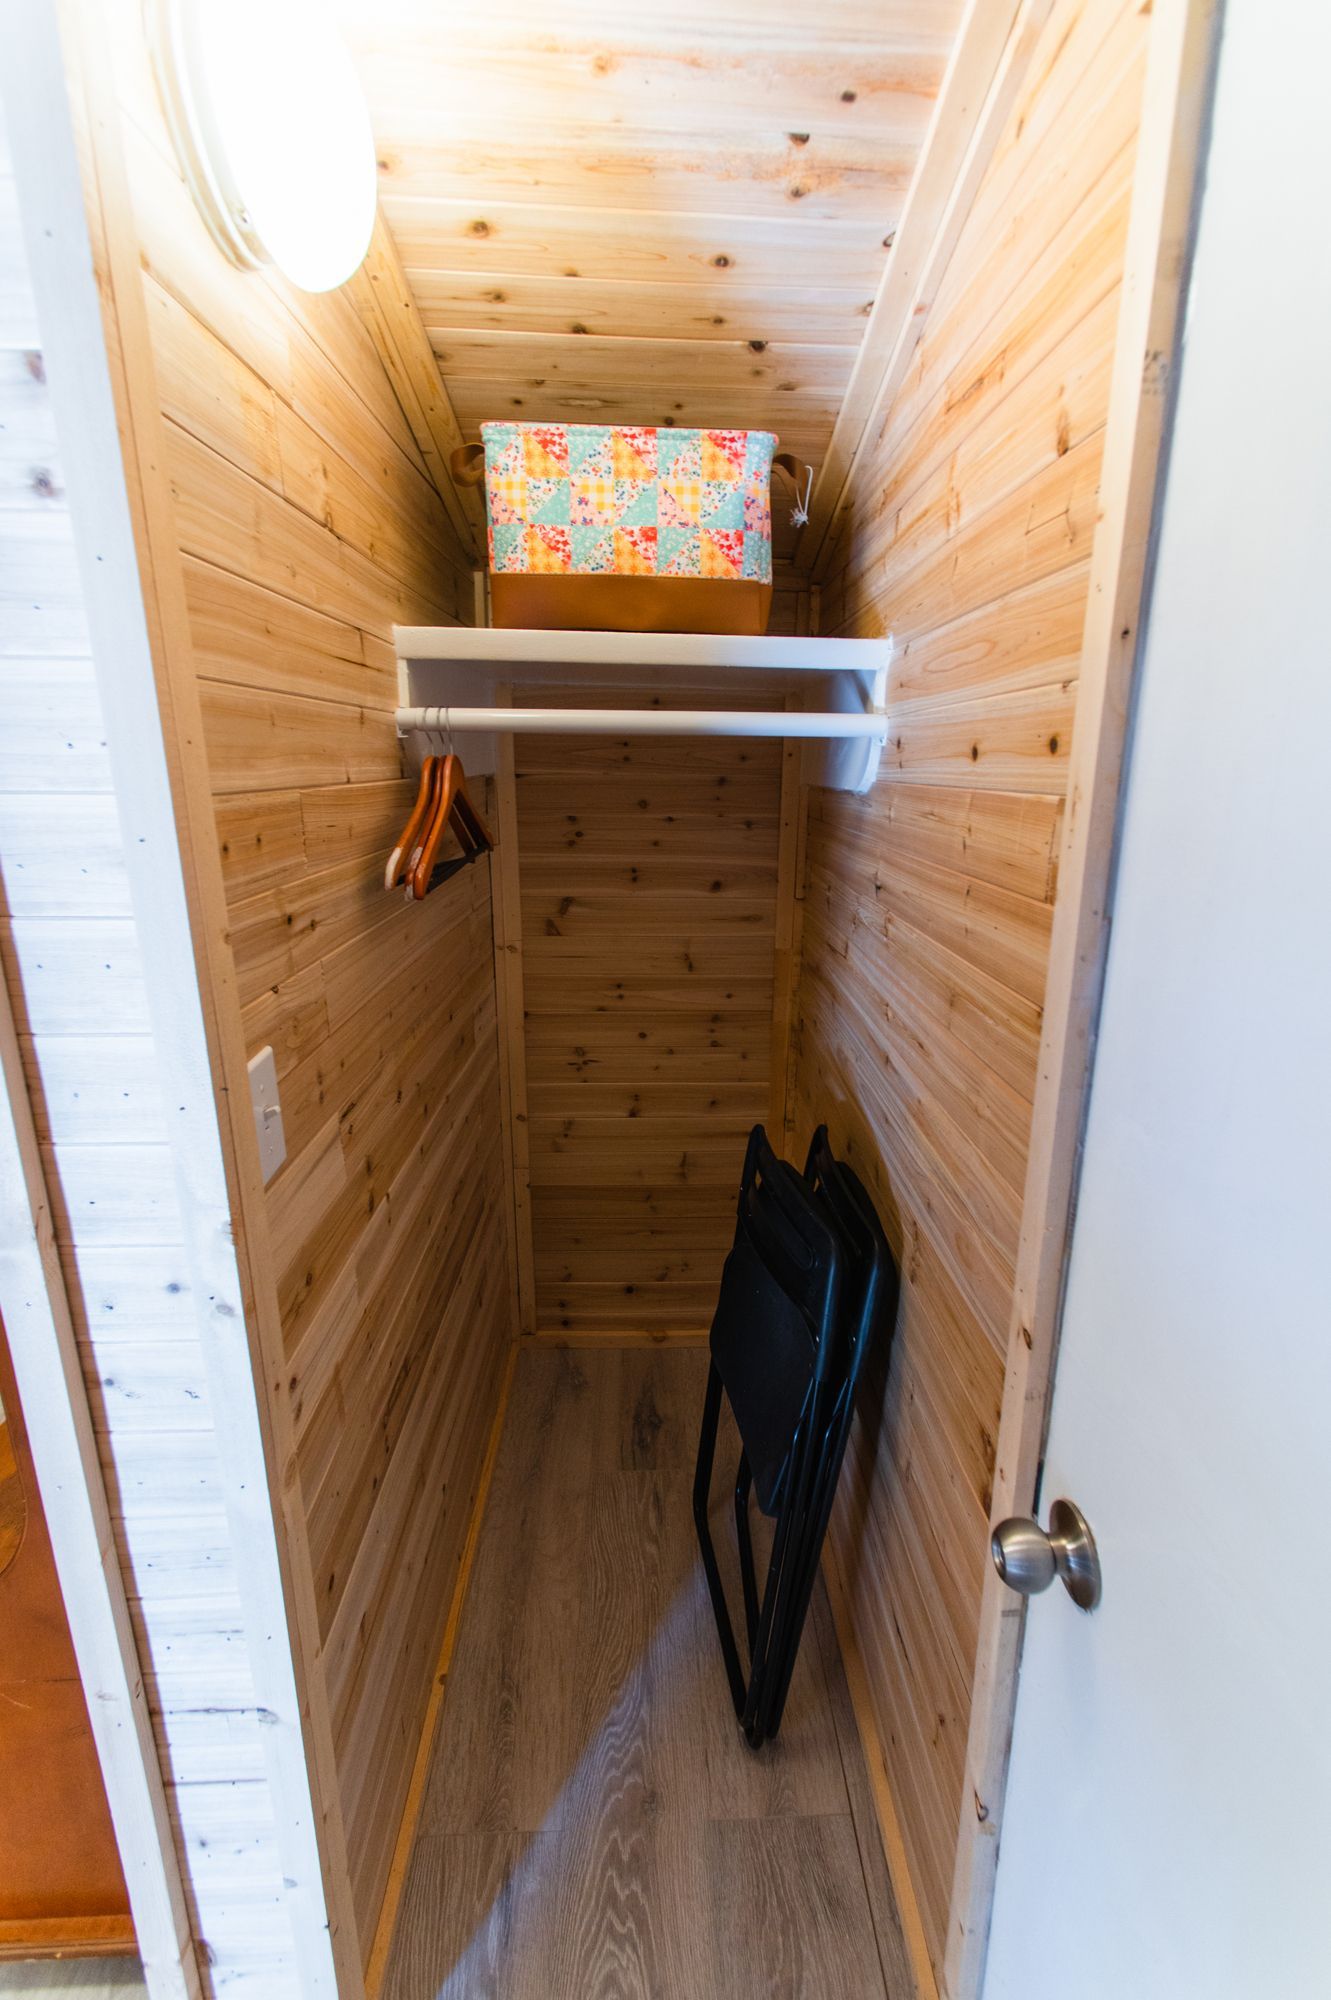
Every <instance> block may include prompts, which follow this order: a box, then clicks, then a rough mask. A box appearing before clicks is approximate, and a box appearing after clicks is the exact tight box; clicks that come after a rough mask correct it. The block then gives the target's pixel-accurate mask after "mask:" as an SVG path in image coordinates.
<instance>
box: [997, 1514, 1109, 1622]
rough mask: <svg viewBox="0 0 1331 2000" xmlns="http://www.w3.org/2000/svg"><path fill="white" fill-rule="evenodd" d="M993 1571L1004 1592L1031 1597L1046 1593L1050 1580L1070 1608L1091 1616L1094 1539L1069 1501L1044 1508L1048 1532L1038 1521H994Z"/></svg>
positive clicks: (1096, 1566)
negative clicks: (1057, 1584) (1069, 1601)
mask: <svg viewBox="0 0 1331 2000" xmlns="http://www.w3.org/2000/svg"><path fill="white" fill-rule="evenodd" d="M989 1549H990V1553H991V1554H992V1556H993V1559H994V1568H995V1569H996V1570H997V1571H998V1574H999V1575H1000V1576H1001V1577H1002V1579H1003V1581H1004V1583H1005V1584H1006V1585H1007V1586H1008V1588H1009V1590H1016V1591H1020V1593H1021V1595H1022V1596H1023V1597H1035V1596H1037V1595H1038V1594H1039V1592H1040V1591H1042V1590H1048V1588H1049V1586H1050V1584H1051V1583H1052V1582H1053V1580H1054V1578H1055V1577H1056V1576H1060V1577H1062V1579H1063V1587H1064V1589H1065V1590H1066V1591H1067V1593H1068V1596H1069V1597H1070V1598H1071V1599H1072V1601H1073V1603H1074V1604H1075V1605H1077V1606H1078V1608H1079V1609H1080V1610H1082V1611H1094V1609H1095V1607H1096V1605H1097V1604H1098V1603H1099V1602H1100V1557H1099V1554H1098V1552H1097V1550H1096V1546H1095V1536H1094V1535H1093V1534H1092V1533H1091V1531H1090V1528H1089V1527H1088V1526H1087V1524H1086V1520H1085V1517H1084V1515H1083V1514H1082V1512H1081V1510H1080V1508H1077V1507H1074V1506H1073V1504H1072V1502H1071V1501H1070V1500H1055V1502H1054V1504H1053V1506H1052V1507H1051V1508H1050V1509H1049V1533H1048V1534H1046V1533H1045V1531H1044V1529H1043V1528H1042V1527H1041V1526H1040V1524H1039V1522H1038V1521H1025V1520H1021V1519H1018V1518H1014V1519H1012V1520H1010V1521H1000V1522H999V1524H998V1526H997V1527H996V1528H995V1529H994V1532H993V1534H992V1535H991V1537H990V1539H989Z"/></svg>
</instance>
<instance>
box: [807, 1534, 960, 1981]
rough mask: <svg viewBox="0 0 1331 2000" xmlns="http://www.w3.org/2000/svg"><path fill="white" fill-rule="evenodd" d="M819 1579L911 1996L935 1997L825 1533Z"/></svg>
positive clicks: (865, 1683)
mask: <svg viewBox="0 0 1331 2000" xmlns="http://www.w3.org/2000/svg"><path fill="white" fill-rule="evenodd" d="M823 1581H824V1583H825V1584H826V1585H827V1596H828V1602H829V1603H830V1604H831V1607H832V1623H833V1624H834V1625H835V1627H836V1635H837V1644H838V1645H839V1646H840V1648H841V1663H842V1666H843V1667H844V1668H845V1674H846V1686H847V1688H848V1689H849V1691H850V1705H851V1708H852V1709H853V1710H854V1714H855V1725H856V1727H857V1729H858V1730H859V1734H860V1747H861V1749H862V1750H863V1752H864V1768H865V1771H866V1772H867V1773H868V1778H869V1789H870V1791H871V1793H872V1794H873V1803H874V1811H875V1813H876V1814H877V1817H878V1831H879V1834H880V1835H881V1837H882V1842H883V1853H884V1856H885V1857H886V1860H887V1872H888V1875H889V1876H890V1877H891V1881H892V1893H893V1895H894V1896H895V1897H896V1900H897V1910H898V1913H899V1915H900V1917H901V1931H902V1936H903V1937H904V1938H905V1941H906V1949H907V1951H908V1952H909V1953H910V1961H911V1969H912V1971H913V1973H914V1976H915V1993H914V1996H913V2000H940V1994H939V1987H938V1980H937V1978H936V1977H935V1974H934V1968H933V1963H932V1961H931V1960H930V1957H929V1946H928V1943H927V1942H926V1939H925V1934H924V1923H923V1920H922V1919H921V1916H920V1903H919V1897H918V1896H917V1895H916V1892H915V1881H914V1877H913V1876H912V1874H911V1870H910V1863H909V1861H908V1860H907V1859H906V1843H905V1840H904V1838H903V1837H902V1832H901V1821H900V1820H899V1819H898V1817H897V1808H896V1801H895V1800H894V1798H893V1797H892V1791H891V1787H890V1786H889V1784H888V1781H887V1766H886V1763H885V1760H884V1757H883V1746H882V1740H881V1738H880V1737H879V1734H878V1725H877V1722H876V1721H875V1719H874V1713H873V1704H872V1702H871V1700H870V1698H869V1679H868V1675H867V1674H866V1673H865V1671H864V1661H863V1658H862V1657H861V1654H860V1649H859V1643H858V1641H857V1640H856V1637H855V1632H854V1627H853V1625H852V1623H851V1617H850V1608H849V1605H848V1603H847V1600H846V1593H845V1588H844V1585H843V1582H842V1577H841V1568H840V1565H839V1564H838V1562H837V1557H836V1550H835V1549H834V1547H833V1545H832V1541H831V1538H830V1536H829V1538H828V1540H827V1542H826V1543H825V1544H824V1546H823Z"/></svg>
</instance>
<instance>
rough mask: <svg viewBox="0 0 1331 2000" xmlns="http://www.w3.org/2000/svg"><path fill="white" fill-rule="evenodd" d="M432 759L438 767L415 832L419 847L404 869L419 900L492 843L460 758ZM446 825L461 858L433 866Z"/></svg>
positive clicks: (486, 849) (478, 856)
mask: <svg viewBox="0 0 1331 2000" xmlns="http://www.w3.org/2000/svg"><path fill="white" fill-rule="evenodd" d="M435 762H436V766H437V769H436V771H435V773H434V782H433V785H432V788H431V796H430V803H429V807H428V809H427V813H426V819H425V825H424V828H423V830H422V832H421V833H420V835H419V836H418V847H417V849H416V850H414V860H413V861H412V862H411V863H410V864H409V866H408V872H407V880H408V882H409V884H410V886H411V893H412V896H413V897H414V899H415V900H416V902H418V903H419V902H422V901H423V900H424V899H425V897H426V896H427V895H428V894H429V892H430V890H431V889H432V888H434V887H436V886H437V884H438V883H440V882H446V881H447V880H448V878H449V876H450V875H456V873H457V871H458V869H459V868H465V867H467V866H468V864H469V863H470V862H473V861H476V860H478V859H479V858H480V856H481V855H482V854H488V853H489V852H490V851H491V849H492V848H493V846H494V841H493V840H492V839H491V837H490V831H489V828H488V827H487V826H486V824H485V821H484V819H483V818H482V816H481V812H480V809H479V807H478V806H477V804H476V802H475V800H474V799H473V798H472V796H471V793H470V792H469V791H468V789H467V774H466V772H465V771H464V770H463V768H462V759H461V758H460V757H454V756H452V755H449V756H447V757H442V758H436V760H435ZM449 829H451V831H452V834H453V837H454V839H455V840H456V841H457V844H458V846H459V847H460V848H461V850H462V853H461V856H460V858H458V859H456V860H452V861H446V862H443V863H442V864H440V865H439V866H438V867H437V868H436V858H437V856H438V853H439V846H440V843H441V841H442V840H443V837H444V833H445V831H446V830H449Z"/></svg>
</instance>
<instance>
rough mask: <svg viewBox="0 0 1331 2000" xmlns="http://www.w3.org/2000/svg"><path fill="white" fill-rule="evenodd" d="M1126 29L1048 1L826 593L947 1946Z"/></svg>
mask: <svg viewBox="0 0 1331 2000" xmlns="http://www.w3.org/2000/svg"><path fill="white" fill-rule="evenodd" d="M1145 34H1146V20H1145V10H1144V9H1142V8H1141V7H1140V6H1139V4H1138V0H1060V4H1058V5H1057V6H1056V7H1055V8H1054V11H1053V14H1052V15H1051V17H1050V20H1049V23H1048V27H1047V31H1046V33H1045V35H1044V38H1043V41H1042V45H1041V47H1040V49H1039V51H1038V53H1037V55H1036V57H1035V59H1034V61H1033V64H1032V67H1031V70H1030V73H1029V76H1028V79H1027V82H1026V85H1025V87H1024V90H1023V95H1022V99H1021V102H1020V103H1019V105H1018V107H1017V109H1016V112H1015V114H1014V116H1013V118H1012V119H1011V121H1010V123H1009V127H1008V130H1007V132H1006V133H1005V135H1004V137H1003V139H1002V141H1001V142H1000V146H999V148H998V150H997V152H996V155H995V158H994V160H993V162H992V164H991V166H990V169H989V171H988V173H987V175H986V177H985V180H984V181H983V183H982V185H981V187H980V190H979V193H978V195H977V198H976V202H975V206H974V210H973V212H972V214H971V216H970V218H969V220H968V223H967V225H966V228H965V231H964V234H963V235H962V237H961V239H960V242H959V245H958V248H957V250H956V252H955V254H954V256H953V259H952V262H951V265H950V268H949V271H948V273H947V276H946V279H945V281H944V285H943V288H942V290H941V292H940V294H939V297H938V300H937V303H936V305H935V307H934V310H933V312H932V314H931V315H930V319H929V323H928V328H927V331H926V333H925V336H924V339H923V341H922V343H921V346H920V348H919V350H918V352H917V355H916V358H915V362H914V365H913V367H912V368H911V370H910V371H909V373H908V376H907V378H906V381H905V384H904V386H903V388H902V391H901V393H900V395H899V397H898V399H897V401H896V402H895V404H894V406H893V407H892V409H891V410H890V411H888V412H887V413H886V421H885V424H884V425H883V427H882V429H881V432H880V434H879V436H878V437H877V438H876V439H875V440H873V441H872V449H871V450H870V451H869V452H868V454H867V462H866V463H864V464H863V465H862V466H861V468H860V471H859V473H858V476H857V480H856V485H855V489H854V500H853V506H852V509H851V512H850V515H849V517H848V523H847V527H846V529H845V531H844V532H843V535H842V539H841V543H840V546H839V547H838V548H837V549H836V550H835V551H834V553H833V556H832V560H831V562H830V565H829V570H828V577H827V581H826V584H825V586H824V589H823V593H822V600H821V618H820V629H821V631H822V632H823V633H831V634H835V633H842V634H845V635H847V636H875V635H878V634H881V633H885V632H891V633H893V634H894V635H895V638H896V641H897V647H898V654H897V660H896V664H895V666H894V669H893V673H892V684H891V692H890V703H891V709H892V716H893V727H892V739H891V745H890V749H889V751H888V753H887V759H886V763H887V768H886V771H885V774H884V776H883V778H882V779H881V780H880V782H879V784H878V785H877V787H876V788H875V790H874V791H873V792H872V793H871V794H870V795H869V796H867V797H865V798H854V797H850V796H847V795H842V794H836V793H825V792H820V791H815V792H814V793H813V794H812V795H811V803H810V823H809V828H808V843H807V872H806V880H805V885H804V887H805V899H804V925H803V937H802V950H803V957H802V968H801V983H800V987H799V997H798V1026H797V1031H796V1037H797V1051H798V1052H797V1057H796V1065H795V1084H794V1094H793V1103H794V1125H795V1129H794V1135H793V1136H794V1140H795V1142H796V1148H797V1150H798V1148H801V1147H803V1146H804V1145H805V1144H806V1143H807V1140H808V1136H809V1133H810V1131H811V1129H812V1127H813V1125H814V1124H815V1123H817V1121H818V1120H819V1119H822V1118H826V1119H827V1120H828V1121H829V1123H830V1125H831V1128H832V1135H833V1139H834V1141H835V1142H837V1143H838V1145H839V1147H840V1148H842V1149H844V1151H845V1153H846V1155H847V1157H848V1158H849V1159H850V1160H852V1161H853V1162H854V1164H855V1165H856V1166H857V1168H858V1169H859V1171H860V1173H861V1174H862V1175H863V1176H864V1177H865V1179H866V1180H867V1181H868V1183H869V1184H870V1186H871V1187H872V1189H873V1191H874V1194H875V1196H876V1198H877V1200H878V1203H879V1206H880V1209H881V1211H882V1213H883V1215H884V1217H885V1219H886V1220H887V1221H888V1223H889V1227H890V1233H891V1235H892V1237H893V1240H894V1243H895V1247H896V1248H897V1249H898V1250H899V1251H900V1252H901V1254H902V1262H903V1271H904V1278H905V1285H904V1298H903V1305H902V1309H901V1314H900V1320H899V1325H898V1331H897V1338H896V1343H895V1347H894V1350H893V1356H892V1362H891V1369H890V1375H889V1378H888V1380H887V1381H886V1382H885V1383H884V1382H883V1381H881V1380H878V1381H875V1382H873V1383H872V1384H871V1385H870V1393H869V1395H868V1396H867V1397H866V1400H865V1404H864V1407H863V1410H862V1422H861V1425H860V1427H859V1429H858V1434H857V1439H856V1447H855V1451H854V1454H853V1476H849V1475H848V1478H847V1482H846V1485H847V1494H846V1497H845V1498H844V1500H843V1505H842V1507H841V1510H840V1513H839V1516H838V1521H837V1527H836V1547H837V1552H838V1558H839V1564H840V1567H841V1569H842V1573H843V1577H844V1580H845V1583H846V1587H847V1592H848V1600H849V1612H850V1620H851V1625H852V1628H853V1631H854V1634H855V1637H856V1640H857V1642H858V1647H859V1650H860V1652H861V1655H862V1657H863V1662H864V1666H865V1670H866V1674H867V1678H868V1685H869V1690H870V1700H871V1706H872V1711H873V1718H874V1723H875V1725H876V1730H877V1734H878V1737H879V1739H880V1744H881V1755H882V1758H883V1761H884V1763H885V1766H886V1771H887V1776H888V1780H889V1785H890V1790H891V1794H892V1797H893V1800H894V1804H895V1808H896V1811H897V1815H898V1817H899V1821H900V1826H901V1832H902V1835H903V1838H904V1844H905V1850H906V1856H907V1860H908V1863H909V1868H910V1872H911V1877H912V1881H913V1884H914V1888H915V1892H916V1896H917V1899H918V1902H919V1905H920V1912H921V1916H922V1919H923V1924H924V1931H925V1936H926V1939H927V1943H928V1947H929V1951H930V1956H931V1958H932V1961H933V1964H934V1967H935V1969H936V1970H937V1971H938V1972H939V1974H940V1976H941V1967H942V1961H943V1953H944V1942H945V1933H946V1925H947V1914H948V1902H949V1894H950V1889H951V1881H952V1867H953V1858H954V1853H955V1847H956V1836H957V1826H958V1813H959V1811H966V1810H970V1806H969V1802H968V1801H964V1800H963V1798H962V1791H963V1752H964V1748H965V1742H966V1730H967V1721H968V1715H969V1704H970V1689H971V1676H972V1670H973V1662H974V1655H975V1645H976V1632H977V1617H978V1611H979V1603H980V1589H981V1582H982V1578H983V1571H984V1564H985V1563H986V1561H987V1560H988V1550H987V1543H988V1527H987V1524H988V1510H989V1495H990V1480H991V1474H992V1469H993V1453H994V1440H995V1438H996V1436H997V1428H998V1412H999V1405H1000V1400H1001V1396H1002V1386H1003V1369H1004V1354H1005V1349H1006V1342H1007V1335H1008V1324H1009V1312H1010V1308H1011V1304H1012V1296H1013V1274H1014V1260H1015V1254H1016V1247H1017V1237H1018V1230H1019V1226H1020V1210H1021V1200H1022V1186H1023V1171H1024V1164H1025V1154H1026V1147H1027V1142H1028V1136H1029V1128H1030V1119H1031V1102H1032V1097H1033V1093H1034V1086H1035V1068H1036V1058H1037V1052H1038V1047H1039V1033H1040V1016H1041V1002H1042V997H1043V991H1044V980H1045V961H1046V953H1047V949H1048V940H1049V931H1050V917H1051V911H1052V905H1053V899H1054V893H1055V860H1056V855H1057V852H1058V839H1059V832H1060V823H1061V816H1062V810H1063V793H1064V788H1065V772H1066V768H1067V752H1068V742H1069V736H1070V731H1071V728H1072V726H1073V721H1074V711H1075V700H1076V678H1077V664H1078V653H1079V648H1080V643H1081V629H1082V620H1083V615H1084V611H1085V604H1086V594H1087V576H1088V559H1089V556H1090V551H1091V538H1092V534H1093V531H1094V527H1095V520H1096V484H1097V477H1098V469H1099V463H1100V453H1101V436H1102V431H1103V426H1104V422H1105V415H1106V407H1107V397H1108V383H1109V371H1110V361H1111V352H1112V343H1113V335H1114V327H1115V312H1116V306H1117V294H1118V287H1119V281H1120V274H1121V266H1122V258H1123V250H1124V240H1125V232H1126V221H1127V206H1128V194H1129V180H1130V175H1131V170H1132V162H1133V151H1134V139H1135V131H1136V124H1137V119H1138V115H1139V105H1140V97H1141V88H1142V76H1143V57H1144V45H1145Z"/></svg>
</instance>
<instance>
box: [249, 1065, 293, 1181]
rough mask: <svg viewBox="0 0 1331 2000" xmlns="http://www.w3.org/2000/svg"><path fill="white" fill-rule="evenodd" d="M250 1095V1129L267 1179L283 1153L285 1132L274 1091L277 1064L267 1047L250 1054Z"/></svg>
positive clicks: (280, 1106)
mask: <svg viewBox="0 0 1331 2000" xmlns="http://www.w3.org/2000/svg"><path fill="white" fill-rule="evenodd" d="M249 1067H250V1098H251V1100H252V1102H253V1104H254V1129H255V1131H256V1132H257V1133H258V1135H259V1159H260V1161H261V1162H262V1165H263V1177H264V1180H265V1181H270V1180H271V1179H272V1178H273V1175H274V1174H275V1173H276V1172H277V1170H278V1168H279V1167H280V1166H281V1164H282V1162H283V1160H285V1158H286V1156H287V1135H286V1133H285V1132H284V1131H283V1130H282V1101H281V1099H280V1098H279V1097H278V1094H277V1064H276V1062H275V1061H274V1060H273V1052H272V1050H271V1049H260V1050H259V1053H258V1055H256V1056H251V1057H250V1065H249Z"/></svg>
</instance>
